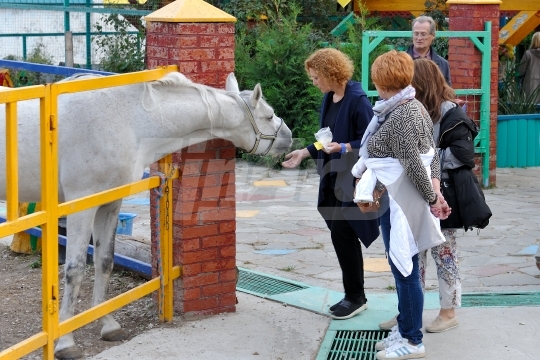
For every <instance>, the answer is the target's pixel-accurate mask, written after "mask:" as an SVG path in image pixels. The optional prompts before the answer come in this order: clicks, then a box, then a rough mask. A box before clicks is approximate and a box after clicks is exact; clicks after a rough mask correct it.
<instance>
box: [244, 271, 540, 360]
mask: <svg viewBox="0 0 540 360" xmlns="http://www.w3.org/2000/svg"><path fill="white" fill-rule="evenodd" d="M236 289H237V290H238V291H242V292H246V293H249V294H252V295H255V296H259V297H263V298H269V299H272V300H275V301H279V302H283V303H287V304H289V305H293V306H296V307H299V308H304V309H306V310H310V311H315V312H318V313H320V314H325V312H324V306H322V305H321V304H320V302H321V301H322V300H321V299H322V295H321V293H322V292H324V291H328V290H325V289H322V288H317V287H312V286H310V285H307V284H303V283H299V282H296V281H293V280H288V279H284V278H280V277H277V276H271V275H267V274H263V273H259V272H256V271H252V270H248V269H242V268H239V276H238V283H237V285H236ZM308 292H310V293H308ZM302 294H304V296H302ZM305 294H309V295H308V296H305ZM310 295H313V296H310ZM386 295H394V294H386ZM429 295H430V294H428V293H426V296H429ZM431 295H435V294H431ZM299 296H300V297H304V298H305V297H307V298H313V299H314V300H313V302H315V303H318V304H309V302H306V301H303V302H298V301H295V297H296V298H297V297H299ZM341 296H342V295H341ZM383 296H384V295H383ZM368 297H369V296H368ZM393 298H394V299H395V296H393ZM436 298H437V301H436V302H437V304H436V306H438V296H436ZM304 300H305V299H304ZM431 302H433V301H431ZM461 306H462V307H515V306H540V292H521V293H464V294H462V299H461ZM366 315H368V314H367V312H366ZM346 321H354V318H352V319H350V320H346ZM333 323H334V320H333V321H332V323H331V324H330V326H329V330H328V331H327V332H326V336H325V338H324V340H323V342H322V344H321V348H320V350H319V354H318V355H317V357H316V360H349V359H355V360H364V359H365V360H368V359H369V360H371V359H375V355H376V353H377V351H376V350H375V344H376V343H377V341H380V340H382V339H384V338H385V337H386V336H387V335H388V331H382V330H373V329H360V328H359V327H362V325H361V323H355V324H354V326H353V327H354V328H355V329H354V330H350V329H337V328H338V327H336V326H333ZM343 323H344V321H343V320H341V322H340V324H343ZM364 323H365V322H364Z"/></svg>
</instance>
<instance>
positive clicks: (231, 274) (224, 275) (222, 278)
mask: <svg viewBox="0 0 540 360" xmlns="http://www.w3.org/2000/svg"><path fill="white" fill-rule="evenodd" d="M227 281H234V282H236V269H234V270H225V271H220V272H219V282H227Z"/></svg>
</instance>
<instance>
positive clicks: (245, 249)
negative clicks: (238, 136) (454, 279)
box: [93, 162, 540, 360]
mask: <svg viewBox="0 0 540 360" xmlns="http://www.w3.org/2000/svg"><path fill="white" fill-rule="evenodd" d="M497 185H498V186H497V187H496V188H493V189H487V190H485V195H486V199H487V202H488V204H489V205H490V207H491V209H492V211H493V217H492V219H491V222H490V225H489V226H488V227H487V228H486V229H483V230H481V231H480V232H479V233H478V234H477V232H476V231H474V232H471V231H469V232H467V233H462V234H460V237H459V239H458V244H459V256H460V265H461V275H462V283H463V292H465V293H468V292H489V293H494V292H495V293H497V292H503V293H516V292H525V291H540V270H538V269H537V267H536V260H535V253H536V251H537V249H538V245H539V244H540V215H539V214H540V168H528V169H498V170H497ZM236 186H237V189H236V190H237V262H238V266H240V267H242V268H247V269H250V270H254V271H258V272H262V273H265V274H271V275H275V276H279V277H282V278H287V279H291V280H295V281H299V282H302V283H305V284H308V285H310V286H313V287H316V288H320V289H327V291H328V294H330V295H329V296H327V297H325V300H324V303H321V304H320V307H321V308H322V309H324V307H325V306H327V305H328V303H331V302H332V301H334V299H339V296H341V294H340V291H342V285H341V274H340V270H339V266H338V263H337V259H336V256H335V253H334V251H333V247H332V244H331V242H330V238H329V232H328V230H327V229H326V226H325V224H324V222H323V221H322V220H321V218H320V216H319V215H318V213H317V211H316V209H315V204H316V200H317V186H318V177H317V175H316V174H314V172H313V171H311V170H310V171H300V170H284V171H273V170H268V169H265V168H262V167H258V166H253V165H249V164H246V163H244V162H238V163H237V174H236ZM144 204H145V201H144V195H141V196H138V197H137V196H136V197H132V198H130V199H128V200H126V201H125V202H124V205H123V209H122V211H125V212H134V213H137V214H138V216H137V218H136V219H135V222H134V230H133V234H134V236H135V237H137V238H140V239H141V241H143V242H144V238H148V237H149V230H148V206H147V205H144ZM364 256H365V263H366V266H365V267H366V292H367V294H368V301H369V302H368V303H369V309H368V311H366V312H365V313H362V314H361V315H359V316H357V317H355V318H354V319H351V320H348V321H335V320H334V321H331V319H330V318H329V317H327V316H325V315H322V314H320V313H317V312H314V311H307V310H302V309H299V308H296V307H293V306H285V305H283V304H282V303H280V302H275V301H271V300H268V299H262V298H259V297H255V296H253V295H248V294H243V293H239V294H238V297H239V301H240V302H239V304H238V306H237V312H236V313H234V314H223V315H221V316H214V317H210V318H204V319H199V320H195V321H189V322H184V321H183V320H182V319H180V318H177V319H175V324H174V326H171V327H167V328H159V329H153V330H149V331H148V332H147V333H145V334H143V335H140V336H138V337H136V338H134V339H133V340H131V341H129V342H126V343H124V344H122V345H120V346H117V347H115V348H112V349H109V350H107V351H105V352H104V353H102V354H100V355H98V356H96V357H94V358H93V359H96V360H97V359H116V360H123V359H126V360H127V359H130V360H131V359H132V358H135V357H136V358H138V359H202V360H204V359H261V360H266V359H274V360H275V359H281V360H289V359H291V360H296V359H315V358H317V354H318V353H319V349H320V347H321V345H322V346H323V347H324V341H323V339H324V337H325V334H326V333H327V331H334V330H340V329H355V328H362V329H366V328H370V327H373V326H376V323H377V322H378V321H381V320H386V319H387V318H389V317H391V315H393V314H394V313H395V305H396V301H395V300H396V299H395V294H394V291H393V290H392V288H391V287H392V286H393V284H394V283H393V278H392V275H391V273H390V272H389V269H388V265H387V262H386V259H385V258H384V250H383V244H382V241H379V240H378V241H376V242H375V243H374V244H373V245H372V246H371V247H370V248H369V249H365V253H364ZM427 289H428V290H431V291H430V292H429V293H428V295H427V296H428V297H429V298H430V299H431V300H430V301H427V303H429V304H431V305H429V306H426V308H427V310H426V311H425V312H424V320H425V322H430V321H431V320H432V319H433V318H434V317H435V316H436V313H437V310H436V307H437V298H436V297H437V295H436V292H435V291H436V289H437V278H436V272H435V267H434V265H433V263H431V264H430V266H428V270H427ZM306 300H310V299H306ZM311 300H312V299H311ZM315 301H316V299H315ZM321 312H322V313H324V311H321ZM457 313H458V317H459V320H460V323H461V325H460V326H459V327H458V328H456V329H453V330H451V331H448V332H445V333H441V334H426V336H425V338H424V341H425V345H426V349H427V354H428V355H427V358H429V359H440V360H453V359H501V360H502V359H505V360H506V359H539V358H540V355H538V354H540V342H539V341H538V339H539V338H540V322H539V321H538V319H539V318H540V307H535V306H530V307H523V306H520V307H495V308H478V307H469V308H461V309H458V310H457ZM359 324H360V325H359ZM366 326H367V327H366ZM319 358H321V357H319Z"/></svg>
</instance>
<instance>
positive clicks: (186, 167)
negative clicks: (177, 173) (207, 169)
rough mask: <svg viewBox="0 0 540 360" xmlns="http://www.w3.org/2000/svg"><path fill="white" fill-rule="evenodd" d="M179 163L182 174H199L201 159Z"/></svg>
mask: <svg viewBox="0 0 540 360" xmlns="http://www.w3.org/2000/svg"><path fill="white" fill-rule="evenodd" d="M181 165H182V167H181V169H182V176H187V175H193V174H199V173H200V172H201V166H202V161H197V160H189V161H187V162H186V163H184V164H181Z"/></svg>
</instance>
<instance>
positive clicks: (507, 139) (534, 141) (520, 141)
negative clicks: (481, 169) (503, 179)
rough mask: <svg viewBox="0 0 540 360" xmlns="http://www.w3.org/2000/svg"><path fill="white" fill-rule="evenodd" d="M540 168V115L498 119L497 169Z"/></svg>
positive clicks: (504, 116) (506, 116) (510, 116)
mask: <svg viewBox="0 0 540 360" xmlns="http://www.w3.org/2000/svg"><path fill="white" fill-rule="evenodd" d="M529 166H540V114H522V115H499V116H498V117H497V167H501V168H505V167H529Z"/></svg>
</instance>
